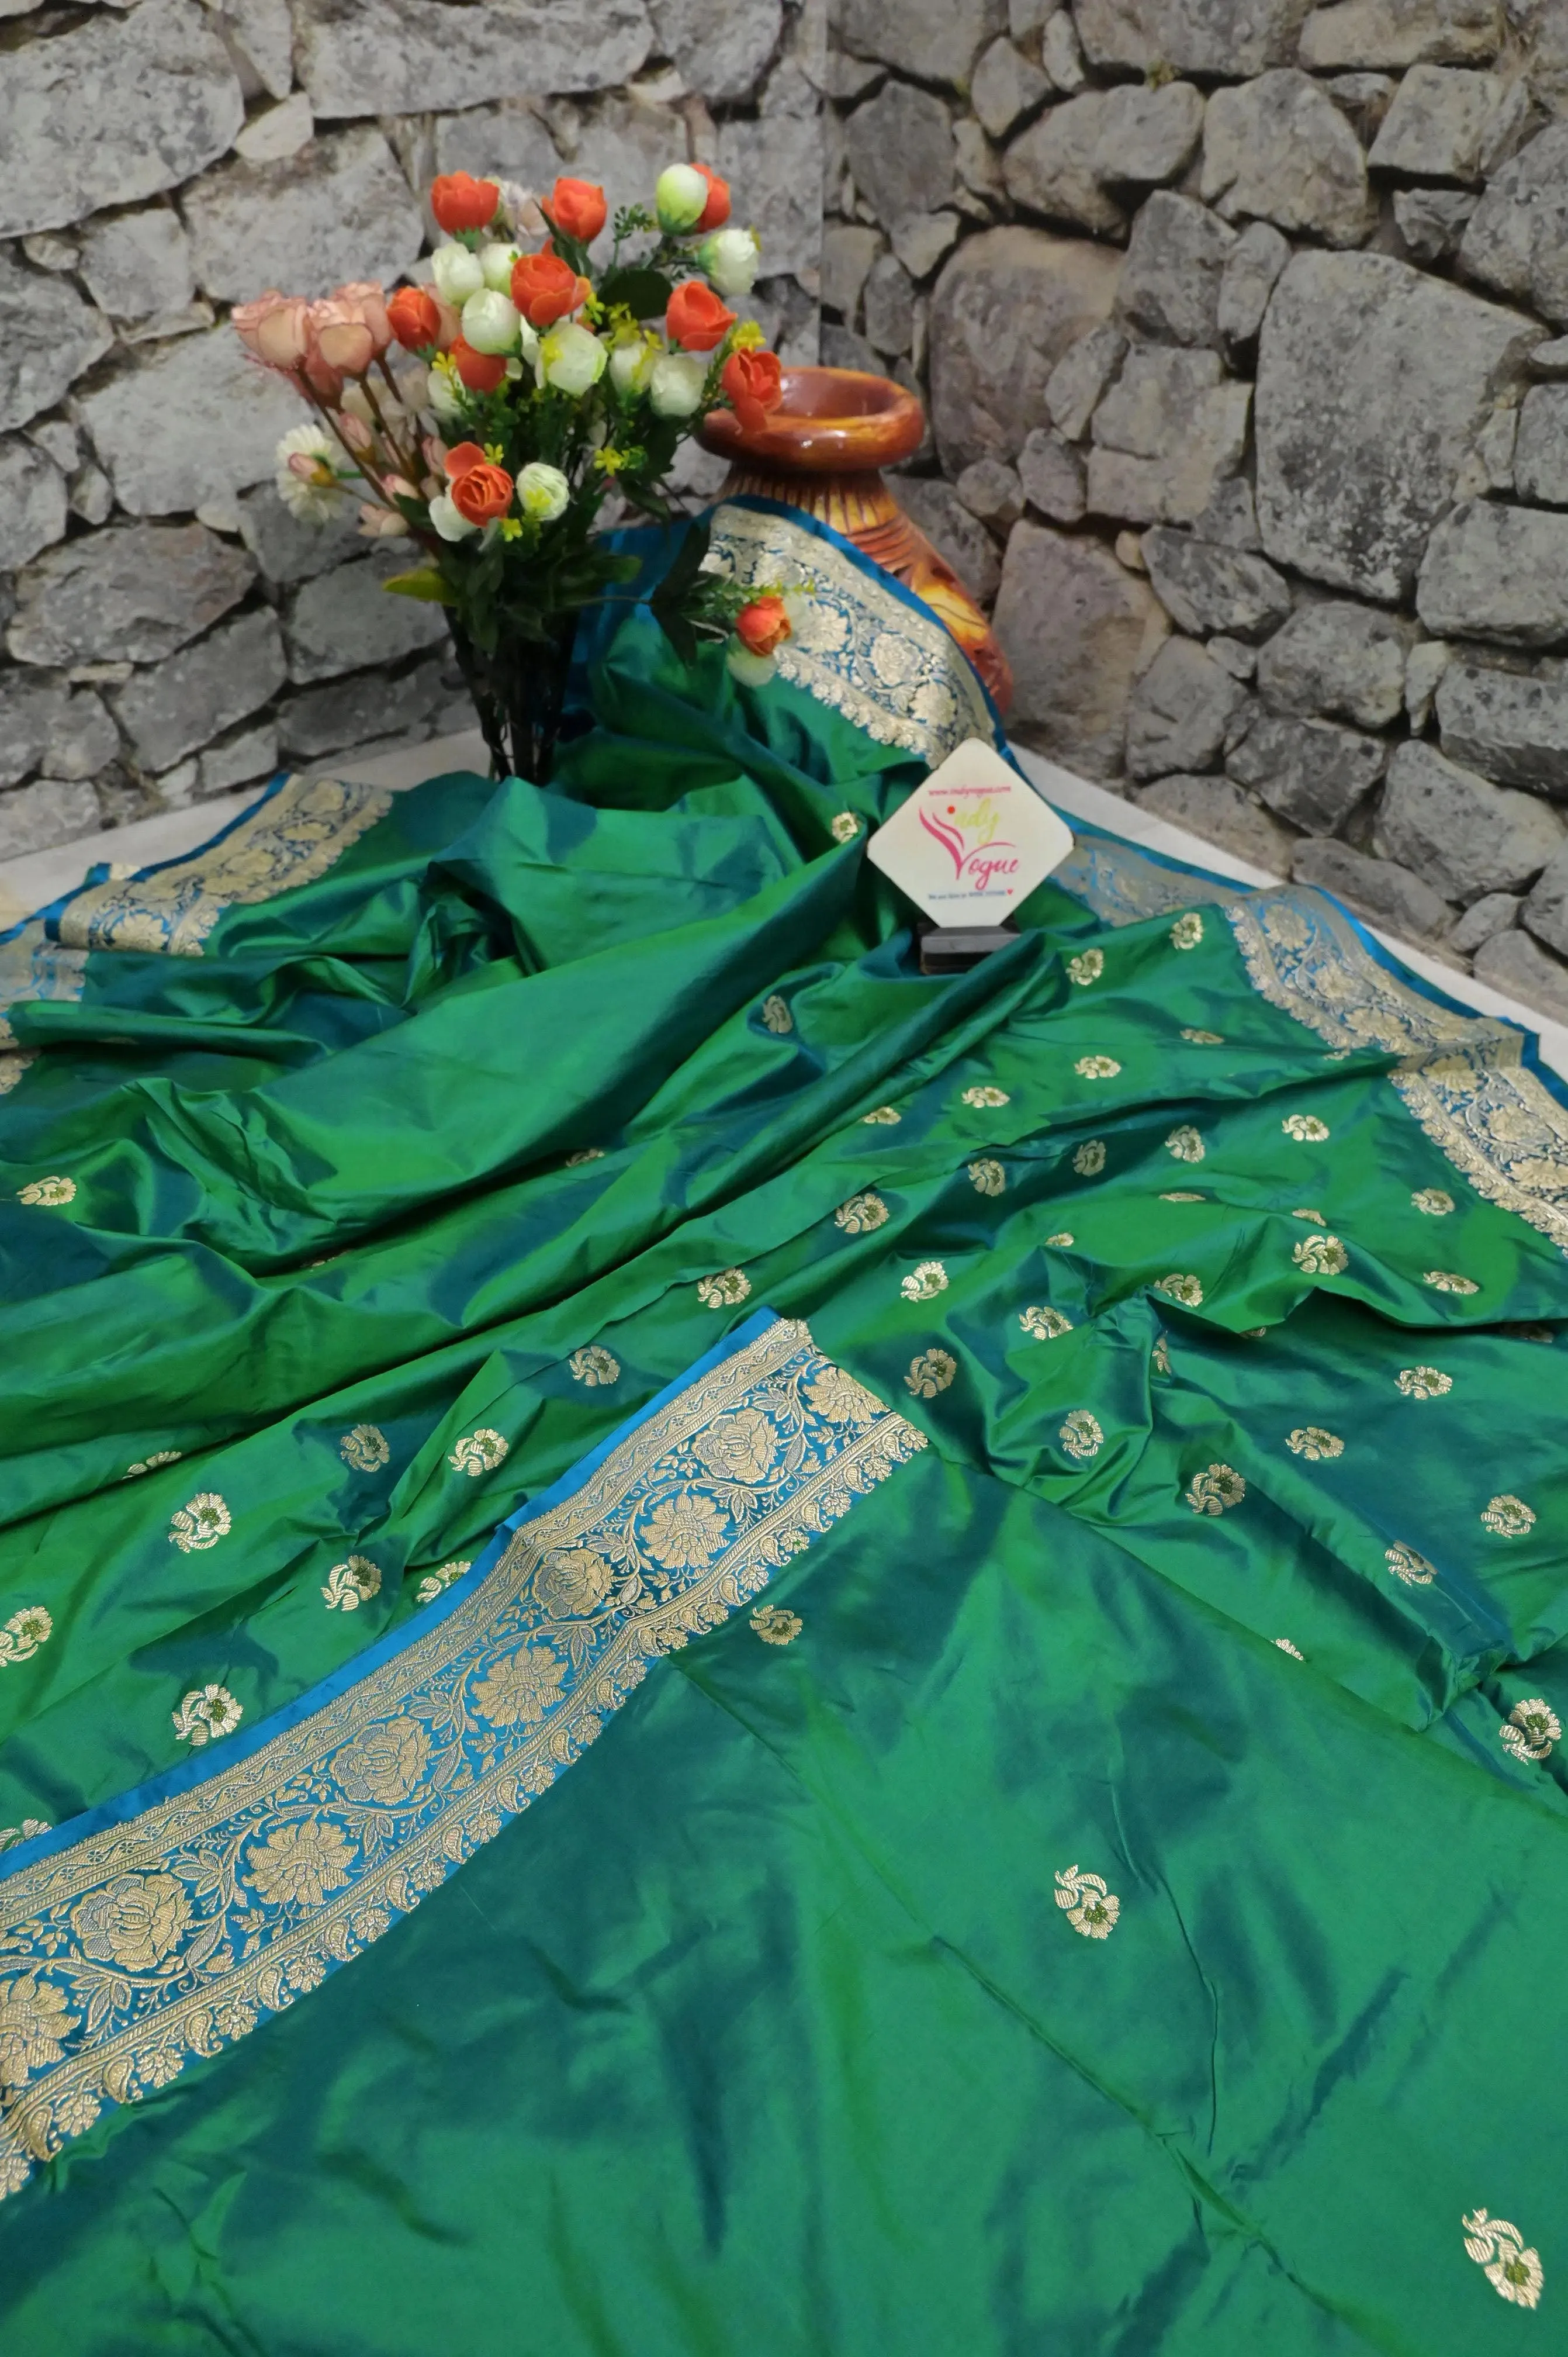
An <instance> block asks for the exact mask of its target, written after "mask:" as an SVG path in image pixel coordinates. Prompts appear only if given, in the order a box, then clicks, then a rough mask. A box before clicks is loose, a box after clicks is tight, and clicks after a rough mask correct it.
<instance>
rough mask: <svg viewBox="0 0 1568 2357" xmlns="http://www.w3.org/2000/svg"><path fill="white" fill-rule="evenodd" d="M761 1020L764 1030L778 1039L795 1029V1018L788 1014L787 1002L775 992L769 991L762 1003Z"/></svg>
mask: <svg viewBox="0 0 1568 2357" xmlns="http://www.w3.org/2000/svg"><path fill="white" fill-rule="evenodd" d="M762 1020H763V1024H764V1026H765V1028H767V1029H768V1030H769V1031H771V1032H773V1033H774V1034H775V1035H776V1036H777V1037H778V1038H779V1039H783V1037H784V1035H785V1033H786V1032H789V1031H793V1029H794V1028H795V1018H794V1017H793V1016H792V1015H791V1014H790V1012H789V1000H788V999H787V998H781V997H780V996H779V993H778V992H777V991H776V990H773V991H769V993H768V996H767V997H766V998H765V999H764V1000H763V1002H762Z"/></svg>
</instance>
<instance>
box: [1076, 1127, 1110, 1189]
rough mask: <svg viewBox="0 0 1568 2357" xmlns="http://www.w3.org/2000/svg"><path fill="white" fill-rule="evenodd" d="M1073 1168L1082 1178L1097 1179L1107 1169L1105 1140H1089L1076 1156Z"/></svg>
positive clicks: (1099, 1138)
mask: <svg viewBox="0 0 1568 2357" xmlns="http://www.w3.org/2000/svg"><path fill="white" fill-rule="evenodd" d="M1072 1167H1073V1168H1074V1169H1075V1170H1076V1171H1077V1172H1078V1175H1079V1178H1080V1179H1097V1178H1098V1177H1099V1176H1100V1173H1101V1171H1102V1170H1103V1169H1104V1168H1105V1140H1104V1139H1103V1138H1102V1137H1091V1138H1090V1139H1088V1140H1087V1141H1086V1143H1085V1144H1084V1145H1082V1146H1079V1148H1078V1151H1077V1152H1076V1153H1075V1154H1074V1156H1073V1157H1072Z"/></svg>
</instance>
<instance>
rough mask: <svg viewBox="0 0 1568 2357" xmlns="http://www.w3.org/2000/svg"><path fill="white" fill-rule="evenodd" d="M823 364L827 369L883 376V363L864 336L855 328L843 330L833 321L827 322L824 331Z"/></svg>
mask: <svg viewBox="0 0 1568 2357" xmlns="http://www.w3.org/2000/svg"><path fill="white" fill-rule="evenodd" d="M822 364H823V366H824V367H825V368H843V369H859V370H860V371H862V372H863V374H865V375H866V376H881V375H882V374H883V366H882V361H881V359H880V358H879V356H878V355H877V354H876V353H875V352H874V351H873V350H872V349H871V346H870V345H869V344H868V343H867V342H866V340H865V337H864V336H857V335H856V334H855V332H854V328H841V327H839V326H837V325H836V324H835V322H834V321H833V320H832V319H828V320H825V321H824V322H823V325H822Z"/></svg>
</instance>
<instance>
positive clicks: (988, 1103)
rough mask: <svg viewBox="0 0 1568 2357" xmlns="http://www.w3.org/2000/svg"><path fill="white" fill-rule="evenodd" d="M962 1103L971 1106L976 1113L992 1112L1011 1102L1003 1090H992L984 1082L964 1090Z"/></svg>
mask: <svg viewBox="0 0 1568 2357" xmlns="http://www.w3.org/2000/svg"><path fill="white" fill-rule="evenodd" d="M962 1101H963V1103H965V1104H966V1105H973V1107H974V1108H975V1111H976V1112H977V1113H989V1112H994V1111H995V1109H996V1107H997V1106H998V1105H1004V1104H1011V1103H1012V1102H1013V1100H1012V1098H1011V1097H1010V1096H1009V1095H1008V1093H1007V1092H1006V1090H1005V1089H996V1088H993V1087H992V1086H991V1084H990V1082H986V1081H983V1082H980V1083H979V1084H978V1086H976V1087H974V1088H972V1089H965V1091H964V1092H963V1100H962Z"/></svg>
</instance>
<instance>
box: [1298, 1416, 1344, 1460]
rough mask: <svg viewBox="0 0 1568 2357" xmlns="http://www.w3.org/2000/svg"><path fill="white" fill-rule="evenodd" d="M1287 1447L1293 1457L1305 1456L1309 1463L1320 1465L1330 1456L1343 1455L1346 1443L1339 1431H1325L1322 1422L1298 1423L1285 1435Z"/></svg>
mask: <svg viewBox="0 0 1568 2357" xmlns="http://www.w3.org/2000/svg"><path fill="white" fill-rule="evenodd" d="M1285 1447H1286V1448H1288V1449H1289V1450H1290V1452H1291V1455H1292V1456H1293V1457H1305V1459H1306V1461H1307V1463H1308V1464H1309V1465H1320V1464H1322V1463H1323V1462H1324V1460H1325V1459H1326V1458H1330V1457H1343V1456H1344V1454H1345V1443H1344V1442H1343V1441H1342V1440H1341V1439H1340V1437H1339V1436H1338V1434H1337V1432H1325V1430H1324V1428H1323V1426H1321V1425H1320V1424H1302V1425H1298V1426H1296V1428H1295V1430H1294V1432H1289V1433H1287V1434H1286V1435H1285Z"/></svg>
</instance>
